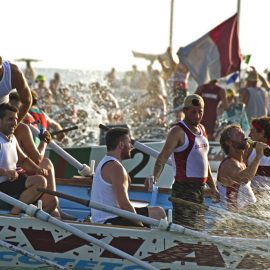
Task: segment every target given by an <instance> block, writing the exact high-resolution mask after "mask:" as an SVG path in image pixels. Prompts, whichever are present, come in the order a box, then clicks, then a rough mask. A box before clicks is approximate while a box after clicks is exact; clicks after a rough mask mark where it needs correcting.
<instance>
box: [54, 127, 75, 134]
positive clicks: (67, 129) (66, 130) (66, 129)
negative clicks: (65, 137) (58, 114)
mask: <svg viewBox="0 0 270 270" xmlns="http://www.w3.org/2000/svg"><path fill="white" fill-rule="evenodd" d="M75 129H78V126H73V127H69V128H64V129H61V130H58V131H53V132H51V135H52V136H54V135H57V134H59V133H63V132H68V131H71V130H75Z"/></svg>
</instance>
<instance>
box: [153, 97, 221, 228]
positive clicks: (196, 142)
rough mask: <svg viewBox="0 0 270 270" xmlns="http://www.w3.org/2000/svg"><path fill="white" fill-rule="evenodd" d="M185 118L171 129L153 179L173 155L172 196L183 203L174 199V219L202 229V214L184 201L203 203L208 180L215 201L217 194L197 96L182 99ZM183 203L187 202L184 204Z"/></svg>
mask: <svg viewBox="0 0 270 270" xmlns="http://www.w3.org/2000/svg"><path fill="white" fill-rule="evenodd" d="M183 112H184V114H185V119H184V120H183V121H180V122H179V123H177V124H176V125H175V126H173V127H172V128H171V130H170V131H169V134H168V136H167V139H166V142H165V144H164V146H163V148H162V150H161V152H160V154H159V156H158V158H157V160H156V163H155V167H154V173H153V175H154V179H155V181H157V179H158V177H159V176H160V174H161V172H162V170H163V168H164V165H165V163H166V162H167V160H168V158H169V157H170V156H171V155H172V160H173V169H174V175H175V182H174V184H173V186H172V197H175V198H178V199H181V200H182V202H183V203H181V204H179V203H176V202H173V222H175V223H178V224H181V225H184V226H187V227H191V228H195V229H203V227H204V214H203V213H202V211H201V210H200V209H202V208H197V209H195V207H191V206H190V204H188V203H187V202H186V201H189V202H193V203H198V204H203V202H204V195H203V190H204V185H205V183H207V184H208V185H209V187H210V189H211V194H212V196H213V197H214V198H215V199H216V200H218V199H219V194H218V191H217V189H216V185H215V182H214V180H213V178H212V174H211V170H210V166H209V162H208V156H207V154H208V151H209V143H208V140H207V136H206V133H205V129H204V127H203V126H202V125H201V124H200V123H201V120H202V117H203V112H204V101H203V99H202V97H201V96H199V95H195V94H193V95H189V96H187V97H186V98H185V100H184V109H183ZM185 202H186V203H185Z"/></svg>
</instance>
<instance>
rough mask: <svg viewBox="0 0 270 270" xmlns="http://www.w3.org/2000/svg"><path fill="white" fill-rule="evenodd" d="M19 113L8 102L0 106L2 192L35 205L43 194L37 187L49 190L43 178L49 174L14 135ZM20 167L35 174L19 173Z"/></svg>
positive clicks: (15, 210)
mask: <svg viewBox="0 0 270 270" xmlns="http://www.w3.org/2000/svg"><path fill="white" fill-rule="evenodd" d="M17 112H18V110H17V109H16V108H15V107H13V106H11V105H10V104H9V103H3V104H1V105H0V191H1V192H4V193H6V194H8V195H10V196H13V197H16V198H19V200H21V201H22V202H24V203H27V204H30V203H34V202H36V201H37V200H38V199H39V198H40V197H41V195H42V193H41V192H39V191H37V188H46V187H47V181H46V178H45V177H44V176H47V174H48V172H47V170H45V169H42V168H41V167H39V166H38V165H36V164H35V163H34V162H33V161H32V160H31V159H30V158H29V157H27V156H26V155H25V154H24V153H23V151H22V150H21V148H20V147H19V145H18V142H17V140H16V137H15V136H14V130H15V128H16V126H17V123H18V122H17V119H18V117H17ZM17 164H19V166H20V167H22V168H23V169H25V170H27V171H28V172H31V173H32V174H33V175H32V176H27V175H25V174H20V172H18V171H17V170H16V169H17V168H16V165H17ZM41 200H42V198H41ZM46 207H47V205H46V202H45V201H43V208H44V210H45V211H46V210H47V209H46ZM55 207H57V205H55ZM51 210H54V209H51ZM48 212H49V211H48ZM11 213H12V214H19V213H20V209H19V208H17V207H13V208H12V209H11Z"/></svg>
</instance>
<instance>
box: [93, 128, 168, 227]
mask: <svg viewBox="0 0 270 270" xmlns="http://www.w3.org/2000/svg"><path fill="white" fill-rule="evenodd" d="M106 146H107V154H106V155H105V157H104V158H103V159H102V160H101V161H100V163H99V164H98V166H97V168H96V172H95V175H94V179H93V184H92V190H91V200H93V201H95V202H99V203H103V204H106V205H110V206H113V207H118V208H121V209H123V210H126V211H130V212H133V213H138V214H142V215H145V216H150V217H152V218H156V219H162V218H165V217H166V214H165V212H164V210H163V209H162V208H161V207H158V206H157V207H147V208H134V207H133V206H132V204H131V202H130V200H129V197H128V187H129V183H130V178H129V176H128V173H127V171H126V170H125V168H124V167H123V165H122V160H125V159H129V158H130V157H131V156H130V151H131V139H130V136H129V130H128V129H126V128H113V129H111V130H109V131H108V132H107V134H106ZM91 214H92V221H93V222H95V223H111V224H115V225H129V226H143V224H142V223H141V222H136V221H131V220H127V219H124V218H121V217H118V216H116V215H114V214H110V213H106V212H103V211H100V210H97V209H94V208H92V209H91Z"/></svg>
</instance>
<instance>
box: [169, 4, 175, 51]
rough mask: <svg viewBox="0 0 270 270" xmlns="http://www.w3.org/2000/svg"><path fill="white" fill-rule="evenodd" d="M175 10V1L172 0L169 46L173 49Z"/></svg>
mask: <svg viewBox="0 0 270 270" xmlns="http://www.w3.org/2000/svg"><path fill="white" fill-rule="evenodd" d="M173 10H174V0H171V14H170V39H169V45H170V47H171V48H172V37H173Z"/></svg>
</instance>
